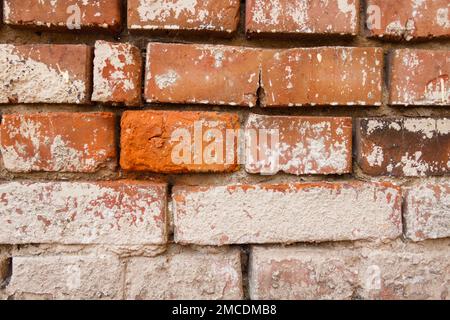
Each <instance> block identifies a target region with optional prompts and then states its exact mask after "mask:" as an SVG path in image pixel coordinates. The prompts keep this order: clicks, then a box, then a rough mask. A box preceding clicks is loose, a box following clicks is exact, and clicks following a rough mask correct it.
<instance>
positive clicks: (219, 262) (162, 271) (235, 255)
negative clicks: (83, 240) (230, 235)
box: [126, 246, 243, 300]
mask: <svg viewBox="0 0 450 320" xmlns="http://www.w3.org/2000/svg"><path fill="white" fill-rule="evenodd" d="M240 254H241V253H240V250H239V249H236V248H234V249H210V251H208V249H206V248H205V249H201V248H199V249H197V250H196V249H191V248H189V247H180V246H171V247H170V248H169V250H168V252H166V253H165V254H163V255H161V256H158V257H154V258H145V257H138V258H132V259H130V261H129V262H128V264H127V273H126V292H127V293H126V298H127V299H137V300H147V299H151V300H155V299H156V300H178V299H181V300H183V299H194V300H196V299H200V300H218V299H224V300H238V299H243V287H242V285H243V284H242V272H241V261H240V259H241V258H240Z"/></svg>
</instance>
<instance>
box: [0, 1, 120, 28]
mask: <svg viewBox="0 0 450 320" xmlns="http://www.w3.org/2000/svg"><path fill="white" fill-rule="evenodd" d="M121 5H122V2H121V0H94V1H85V0H57V1H54V0H4V2H3V17H4V18H3V19H4V22H5V23H6V24H8V25H13V26H19V27H33V28H39V29H56V30H79V29H81V30H85V29H95V30H103V29H108V30H111V31H119V30H120V29H121V20H122V19H121Z"/></svg>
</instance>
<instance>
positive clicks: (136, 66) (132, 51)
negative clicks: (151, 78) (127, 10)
mask: <svg viewBox="0 0 450 320" xmlns="http://www.w3.org/2000/svg"><path fill="white" fill-rule="evenodd" d="M141 90H142V57H141V52H140V50H139V48H137V47H135V46H133V45H131V44H126V43H125V44H117V43H111V42H106V41H97V42H96V44H95V59H94V92H93V94H92V100H93V101H98V102H105V103H112V104H125V105H127V106H140V104H141V101H142V99H141Z"/></svg>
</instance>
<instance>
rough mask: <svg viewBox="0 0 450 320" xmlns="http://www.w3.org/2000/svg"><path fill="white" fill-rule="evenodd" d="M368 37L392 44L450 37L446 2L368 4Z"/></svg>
mask: <svg viewBox="0 0 450 320" xmlns="http://www.w3.org/2000/svg"><path fill="white" fill-rule="evenodd" d="M366 5H367V23H366V25H367V29H368V30H367V33H368V35H369V36H372V37H379V38H387V39H391V40H407V41H410V40H416V39H423V38H437V37H446V38H448V37H449V36H450V21H449V15H448V13H449V9H450V4H449V3H448V1H447V0H420V1H411V0H397V1H386V0H367V1H366Z"/></svg>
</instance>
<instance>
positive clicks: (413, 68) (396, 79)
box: [389, 49, 450, 106]
mask: <svg viewBox="0 0 450 320" xmlns="http://www.w3.org/2000/svg"><path fill="white" fill-rule="evenodd" d="M449 74H450V51H448V50H417V49H399V50H395V51H394V52H393V53H392V54H391V71H390V81H389V88H390V99H389V103H390V104H392V105H406V106H408V105H422V106H423V105H442V106H448V105H450V81H449Z"/></svg>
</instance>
